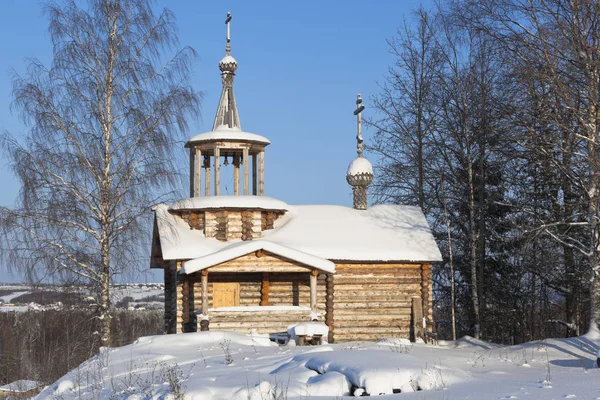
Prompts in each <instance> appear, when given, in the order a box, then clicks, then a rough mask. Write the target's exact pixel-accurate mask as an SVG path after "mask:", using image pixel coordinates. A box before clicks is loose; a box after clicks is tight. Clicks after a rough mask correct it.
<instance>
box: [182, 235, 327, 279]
mask: <svg viewBox="0 0 600 400" xmlns="http://www.w3.org/2000/svg"><path fill="white" fill-rule="evenodd" d="M207 268H211V269H217V270H219V271H221V272H304V271H307V270H310V269H317V270H320V271H323V272H327V273H334V272H335V264H334V263H333V262H331V261H329V260H326V259H323V258H320V257H317V256H315V255H312V254H308V253H304V252H302V251H299V250H296V249H293V248H290V247H286V246H282V245H280V244H276V243H272V242H269V241H266V240H250V241H246V242H237V243H233V244H230V245H229V246H227V247H225V248H223V249H221V250H218V251H216V252H214V253H211V254H208V255H206V256H203V257H199V258H195V259H193V260H189V261H187V262H185V263H184V264H183V268H182V270H181V273H182V274H191V273H194V272H197V271H200V270H203V269H207Z"/></svg>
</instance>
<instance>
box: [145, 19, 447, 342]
mask: <svg viewBox="0 0 600 400" xmlns="http://www.w3.org/2000/svg"><path fill="white" fill-rule="evenodd" d="M231 20H232V17H231V14H229V13H228V14H227V18H226V20H225V23H226V27H227V42H226V48H225V57H224V58H223V59H222V60H221V62H220V63H219V70H220V71H221V80H222V83H223V89H222V92H221V97H220V99H219V105H218V108H217V113H216V116H215V121H214V124H213V127H212V131H210V132H206V133H202V134H199V135H196V136H194V137H192V138H191V139H190V140H189V141H188V142H187V143H186V148H188V149H189V151H190V197H189V198H186V199H182V200H180V201H178V202H175V203H174V204H170V205H167V204H159V205H157V206H156V207H155V208H154V213H155V220H154V231H153V235H154V237H153V243H152V260H151V267H152V268H162V269H163V270H164V279H165V332H166V333H183V332H193V331H197V330H209V329H210V330H214V329H220V330H233V331H238V332H243V333H249V332H251V331H256V332H258V333H261V334H275V333H281V332H284V331H286V328H287V326H288V325H290V324H294V323H298V322H305V321H310V320H315V319H316V320H318V321H321V322H324V323H325V324H326V325H327V326H328V327H329V337H328V340H329V341H330V342H332V341H350V340H376V339H379V338H382V337H390V336H393V337H407V338H408V337H411V338H415V337H418V336H426V333H427V332H431V330H432V327H433V313H432V291H431V264H432V262H436V261H440V260H441V255H440V252H439V250H438V248H437V245H436V243H435V241H434V239H433V236H432V235H431V231H430V230H429V227H428V225H427V221H426V219H425V217H424V215H423V212H422V211H421V210H420V209H419V208H418V207H411V206H399V205H376V206H373V207H369V205H368V192H367V188H368V186H369V185H370V184H371V182H372V181H373V178H374V173H373V168H372V166H371V164H370V163H369V161H368V160H367V159H366V158H365V157H364V155H363V136H362V122H361V121H362V115H361V114H362V112H363V110H364V109H365V106H364V105H363V104H362V98H361V97H360V95H358V98H357V100H356V109H355V110H354V115H355V116H356V121H357V135H356V142H357V157H356V158H355V159H354V160H353V161H352V162H351V163H350V165H349V167H348V170H347V174H346V180H347V182H348V183H349V184H350V186H351V187H352V192H353V207H352V208H349V207H345V206H335V205H320V206H319V205H306V206H300V205H298V206H291V205H288V204H286V203H285V202H282V201H280V200H277V199H274V198H271V197H268V196H265V184H264V151H265V148H266V147H267V146H268V145H269V144H270V142H269V140H268V139H267V138H265V137H263V136H260V135H257V134H253V133H249V132H244V131H243V130H242V127H241V123H240V116H239V112H238V107H237V104H236V101H235V94H234V77H235V72H236V71H237V69H238V64H237V61H236V60H235V59H234V58H233V56H232V55H231ZM230 164H231V165H233V167H234V174H233V175H234V176H233V178H234V179H233V181H234V182H233V183H234V185H233V195H223V194H222V193H221V167H222V166H224V165H230Z"/></svg>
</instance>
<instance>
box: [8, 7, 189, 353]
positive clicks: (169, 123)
mask: <svg viewBox="0 0 600 400" xmlns="http://www.w3.org/2000/svg"><path fill="white" fill-rule="evenodd" d="M46 14H47V16H48V19H49V36H50V38H51V41H52V49H53V59H52V62H51V64H50V65H48V66H46V65H44V64H43V63H42V62H41V61H39V60H37V59H33V60H30V61H28V65H27V73H26V74H25V75H23V76H21V75H15V76H14V79H13V95H14V109H15V110H17V111H18V112H19V113H20V115H21V116H22V118H23V121H24V122H25V123H26V125H27V126H28V128H29V131H28V134H27V136H26V137H25V138H22V139H21V138H20V137H18V136H15V135H11V134H10V133H5V134H4V135H3V137H2V144H3V147H4V150H5V154H6V156H7V157H8V159H9V160H10V163H11V166H12V168H13V170H14V172H15V174H16V175H17V177H18V179H19V181H20V183H21V190H20V194H19V198H18V201H17V204H16V207H14V208H12V209H9V208H2V209H0V222H1V227H2V234H3V238H2V245H3V247H5V248H4V249H3V252H2V254H3V256H5V257H7V258H9V261H8V262H9V263H10V264H12V265H14V266H16V267H18V268H23V269H24V270H26V271H27V273H28V274H29V276H30V277H31V278H34V279H40V278H42V277H47V276H52V277H58V276H60V277H62V278H67V277H68V278H70V279H77V280H78V281H81V282H85V283H88V284H90V285H91V287H93V289H94V290H95V292H96V294H97V296H96V297H97V312H96V321H97V322H98V332H99V344H100V345H102V346H107V345H110V343H111V335H110V326H111V312H110V311H111V302H110V284H111V281H112V280H113V278H114V277H115V276H116V275H117V274H119V273H122V272H123V271H125V270H127V269H130V268H135V267H136V266H137V264H136V259H137V257H138V254H139V249H140V246H141V245H145V244H147V242H148V237H149V232H148V230H147V226H148V212H149V208H150V206H151V205H152V204H155V203H156V202H159V201H161V200H162V198H163V197H164V196H165V195H167V194H168V193H165V190H167V191H168V190H170V188H172V187H173V186H171V185H172V184H173V183H174V177H175V175H174V171H175V169H174V159H175V157H174V152H173V150H174V148H175V147H174V144H175V143H176V141H177V139H178V138H179V137H180V136H179V135H180V134H181V133H182V132H183V131H185V129H186V126H187V123H186V119H187V117H188V116H190V115H193V114H195V113H196V112H197V110H198V105H199V95H198V94H197V93H196V92H194V90H193V89H192V88H191V87H190V86H189V82H188V77H189V72H190V67H191V62H192V61H193V59H194V57H195V53H194V51H193V50H192V49H191V48H189V47H184V48H181V49H177V46H178V42H177V36H176V33H175V31H176V28H175V23H174V17H173V15H172V14H171V12H169V11H167V10H164V11H162V12H160V13H158V14H155V12H154V10H153V7H152V4H151V1H150V0H89V1H88V2H87V3H86V5H82V3H81V2H76V1H74V0H68V1H66V2H64V3H60V4H59V3H56V2H50V3H49V4H48V5H47V7H46ZM167 53H168V54H170V55H169V56H168V57H167V56H165V54H167Z"/></svg>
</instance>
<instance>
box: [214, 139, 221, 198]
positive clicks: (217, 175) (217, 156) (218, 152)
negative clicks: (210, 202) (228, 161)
mask: <svg viewBox="0 0 600 400" xmlns="http://www.w3.org/2000/svg"><path fill="white" fill-rule="evenodd" d="M220 192H221V149H220V148H218V147H217V148H215V196H219V194H220Z"/></svg>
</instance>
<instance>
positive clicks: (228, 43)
mask: <svg viewBox="0 0 600 400" xmlns="http://www.w3.org/2000/svg"><path fill="white" fill-rule="evenodd" d="M231 18H232V17H231V13H230V12H229V11H227V18H226V19H225V25H227V45H226V46H225V53H226V54H227V55H229V54H230V53H231V24H230V22H231Z"/></svg>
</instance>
